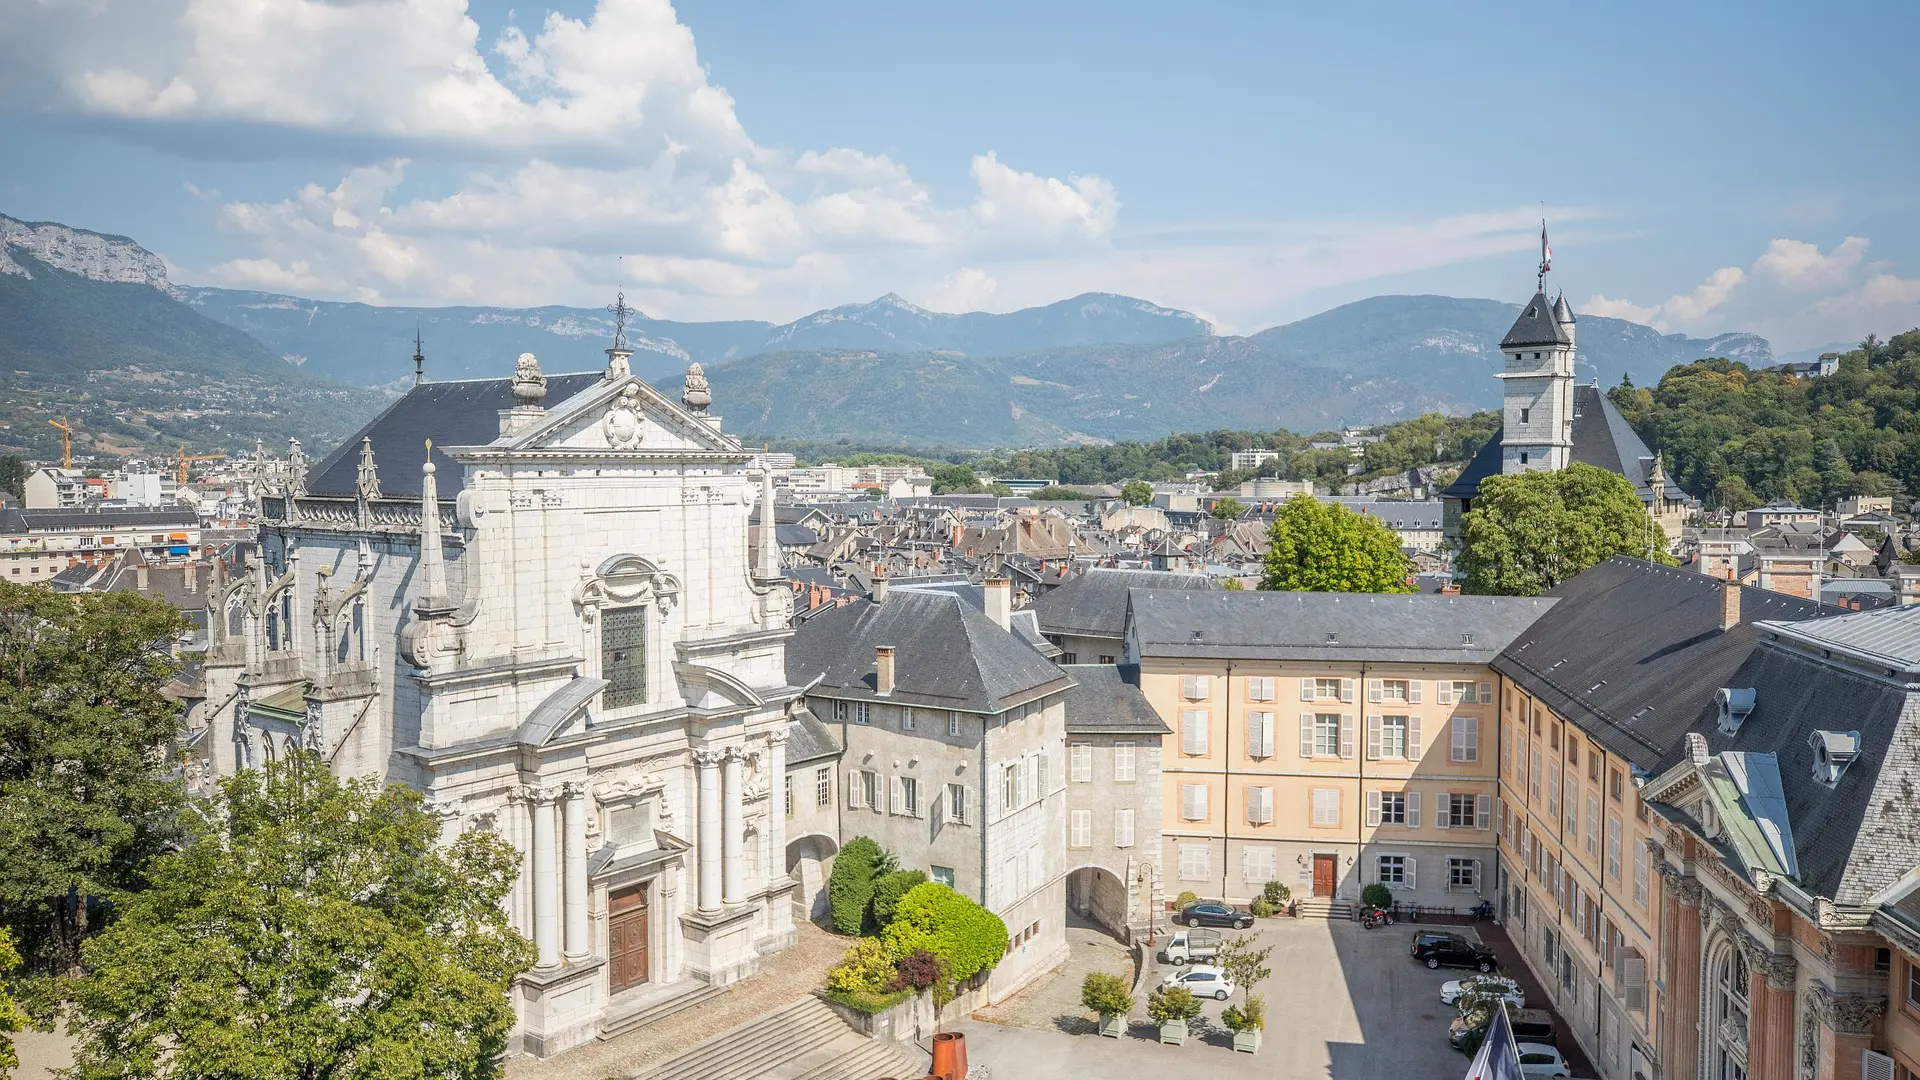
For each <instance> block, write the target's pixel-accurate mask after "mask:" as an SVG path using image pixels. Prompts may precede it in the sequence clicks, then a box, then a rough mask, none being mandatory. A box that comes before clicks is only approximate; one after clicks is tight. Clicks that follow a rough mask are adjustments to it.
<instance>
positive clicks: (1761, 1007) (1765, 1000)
mask: <svg viewBox="0 0 1920 1080" xmlns="http://www.w3.org/2000/svg"><path fill="white" fill-rule="evenodd" d="M1740 948H1741V949H1742V951H1744V952H1745V953H1746V957H1747V966H1748V968H1749V970H1750V971H1751V972H1752V980H1753V981H1752V984H1751V988H1750V989H1749V991H1748V994H1747V1003H1748V1016H1749V1022H1748V1026H1747V1031H1748V1034H1747V1076H1748V1077H1749V1078H1750V1080H1793V1077H1794V1075H1795V1069H1794V1060H1793V1058H1794V1055H1793V1044H1794V1039H1793V996H1794V995H1793V984H1794V972H1795V968H1796V964H1795V962H1794V959H1793V957H1791V956H1788V955H1785V954H1783V953H1776V952H1774V951H1773V950H1771V949H1769V948H1768V947H1767V946H1765V945H1764V944H1762V943H1760V942H1758V941H1755V940H1754V939H1752V938H1742V939H1741V941H1740Z"/></svg>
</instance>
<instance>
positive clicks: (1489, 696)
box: [1480, 682, 1493, 705]
mask: <svg viewBox="0 0 1920 1080" xmlns="http://www.w3.org/2000/svg"><path fill="white" fill-rule="evenodd" d="M1480 704H1482V705H1491V704H1493V684H1492V683H1490V682H1483V683H1481V684H1480Z"/></svg>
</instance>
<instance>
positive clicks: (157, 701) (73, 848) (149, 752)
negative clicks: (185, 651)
mask: <svg viewBox="0 0 1920 1080" xmlns="http://www.w3.org/2000/svg"><path fill="white" fill-rule="evenodd" d="M185 629H186V622H185V620H183V619H182V618H181V617H180V615H179V613H178V612H176V611H174V610H173V609H172V608H170V607H168V606H167V605H166V604H165V603H163V602H161V601H159V600H155V599H151V598H148V597H143V596H139V595H136V594H132V593H82V594H79V595H62V594H58V593H55V592H54V591H53V590H51V589H48V588H45V587H40V586H21V585H13V584H10V583H7V582H0V852H4V853H5V854H4V856H0V916H3V917H4V919H5V922H6V927H7V929H9V930H11V931H12V933H13V936H14V940H15V941H18V942H19V943H20V944H21V945H23V946H24V947H25V951H26V953H27V955H28V956H29V957H30V958H32V959H33V960H35V961H36V964H35V967H36V968H37V969H38V970H40V971H42V972H47V971H51V972H54V973H66V972H69V971H71V970H72V968H73V966H74V964H75V963H76V962H77V960H78V958H79V951H78V950H79V945H80V940H81V938H82V937H84V936H85V933H86V931H87V928H88V927H87V912H88V905H87V903H86V902H85V900H86V899H87V898H90V897H92V898H101V899H107V900H112V899H116V898H118V897H120V896H121V895H122V893H123V892H124V891H125V890H126V889H128V888H130V887H132V886H133V885H134V884H135V881H136V876H137V872H138V869H139V867H140V866H141V865H142V864H143V863H145V862H146V860H147V859H149V858H151V857H152V856H154V855H155V854H157V853H158V852H159V851H160V850H161V849H162V848H163V847H164V846H165V844H166V843H167V839H168V834H169V830H170V828H171V822H172V820H173V816H174V813H175V810H176V808H177V807H178V806H179V802H180V788H179V785H178V784H176V783H175V782H173V780H171V779H170V777H169V773H170V771H171V770H170V766H169V763H168V761H167V757H166V752H165V747H166V746H167V745H169V743H170V742H171V741H172V739H173V738H174V736H175V734H176V732H177V725H178V722H179V720H178V718H179V707H178V705H176V704H175V703H174V702H173V701H171V700H169V699H168V698H166V697H165V696H163V695H162V694H161V692H160V691H161V688H162V687H163V686H165V685H166V684H167V682H168V681H169V680H171V679H172V678H173V676H174V674H175V672H177V671H178V670H179V669H178V665H176V664H175V662H174V661H173V659H172V657H171V656H169V655H168V653H167V646H168V644H169V643H170V642H171V641H172V640H173V638H174V637H176V636H177V635H179V634H180V633H181V632H183V631H184V630H185ZM75 897H77V898H79V902H74V901H73V900H72V899H71V898H75Z"/></svg>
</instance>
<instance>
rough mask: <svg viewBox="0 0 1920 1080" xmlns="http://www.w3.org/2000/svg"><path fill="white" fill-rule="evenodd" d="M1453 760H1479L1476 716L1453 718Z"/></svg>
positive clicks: (1478, 726)
mask: <svg viewBox="0 0 1920 1080" xmlns="http://www.w3.org/2000/svg"><path fill="white" fill-rule="evenodd" d="M1452 727H1453V755H1452V756H1453V760H1455V761H1479V760H1480V718H1479V717H1477V716H1456V717H1454V718H1453V724H1452Z"/></svg>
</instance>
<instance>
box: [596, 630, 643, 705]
mask: <svg viewBox="0 0 1920 1080" xmlns="http://www.w3.org/2000/svg"><path fill="white" fill-rule="evenodd" d="M600 677H601V678H603V679H605V680H607V688H606V690H604V691H602V692H601V702H602V703H603V705H604V707H606V708H609V709H618V708H623V707H625V706H628V705H640V704H643V703H645V702H646V700H647V609H646V608H645V607H617V608H607V609H606V610H604V611H602V612H601V613H600Z"/></svg>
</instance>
